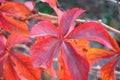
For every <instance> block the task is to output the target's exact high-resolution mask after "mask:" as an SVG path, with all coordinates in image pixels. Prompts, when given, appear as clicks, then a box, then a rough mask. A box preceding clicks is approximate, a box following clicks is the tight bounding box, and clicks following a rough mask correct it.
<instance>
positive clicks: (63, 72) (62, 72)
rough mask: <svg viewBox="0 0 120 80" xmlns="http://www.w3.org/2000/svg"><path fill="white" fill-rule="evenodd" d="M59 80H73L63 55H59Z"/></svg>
mask: <svg viewBox="0 0 120 80" xmlns="http://www.w3.org/2000/svg"><path fill="white" fill-rule="evenodd" d="M58 63H59V80H72V77H71V75H70V72H69V70H68V69H67V68H66V66H65V63H64V61H63V58H62V53H59V61H58Z"/></svg>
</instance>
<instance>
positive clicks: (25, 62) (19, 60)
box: [12, 53, 40, 80]
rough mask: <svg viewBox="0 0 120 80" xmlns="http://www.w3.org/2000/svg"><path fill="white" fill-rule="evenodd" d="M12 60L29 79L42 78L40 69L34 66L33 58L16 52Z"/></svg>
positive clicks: (36, 79) (37, 79) (38, 79)
mask: <svg viewBox="0 0 120 80" xmlns="http://www.w3.org/2000/svg"><path fill="white" fill-rule="evenodd" d="M12 60H13V62H14V63H15V65H16V68H17V69H18V70H19V71H20V72H21V73H22V75H23V76H24V77H25V78H27V79H28V80H40V70H39V69H38V68H34V67H33V66H32V60H31V58H29V57H27V56H25V55H23V54H19V53H14V55H12Z"/></svg>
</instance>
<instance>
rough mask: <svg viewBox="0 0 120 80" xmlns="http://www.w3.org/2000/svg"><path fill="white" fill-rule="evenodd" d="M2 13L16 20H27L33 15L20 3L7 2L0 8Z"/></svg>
mask: <svg viewBox="0 0 120 80" xmlns="http://www.w3.org/2000/svg"><path fill="white" fill-rule="evenodd" d="M0 12H2V13H4V14H5V15H9V16H13V17H16V18H25V17H26V16H28V15H30V14H31V12H30V10H29V9H28V8H27V7H26V6H25V5H24V4H22V3H20V2H5V3H3V4H2V5H1V6H0Z"/></svg>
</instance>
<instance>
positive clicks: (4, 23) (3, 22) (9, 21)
mask: <svg viewBox="0 0 120 80" xmlns="http://www.w3.org/2000/svg"><path fill="white" fill-rule="evenodd" d="M0 26H1V27H2V28H3V29H4V30H6V31H8V32H10V33H14V32H15V33H16V32H21V33H22V34H23V33H24V34H28V26H27V24H26V23H25V22H22V21H19V20H16V19H14V18H11V17H8V16H3V15H2V14H0Z"/></svg>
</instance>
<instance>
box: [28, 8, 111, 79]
mask: <svg viewBox="0 0 120 80" xmlns="http://www.w3.org/2000/svg"><path fill="white" fill-rule="evenodd" d="M82 12H83V10H81V9H78V8H74V9H72V10H68V11H66V12H64V13H63V14H62V17H61V18H60V20H59V21H60V22H58V23H59V25H58V26H59V27H58V28H57V27H55V26H54V25H52V24H51V23H49V22H40V23H38V24H36V25H35V26H34V27H33V28H32V30H31V32H30V36H31V37H36V38H37V42H36V43H35V44H34V45H33V46H32V47H31V50H30V53H31V57H32V60H33V65H34V66H37V67H42V68H45V69H49V67H50V66H51V65H52V60H53V57H54V55H55V54H56V51H57V50H59V48H60V50H61V51H62V57H63V61H64V63H65V64H64V65H65V67H66V68H67V69H68V70H69V71H70V72H69V73H70V75H72V80H78V79H79V78H81V79H85V80H87V77H88V71H89V64H88V62H87V61H86V60H85V59H84V58H83V56H82V55H81V54H82V53H81V52H82V50H81V52H80V51H77V49H76V48H77V47H75V46H73V45H72V44H74V42H73V43H66V41H69V40H70V39H73V40H74V39H78V40H79V39H89V40H93V41H98V42H101V43H102V44H104V45H107V46H108V47H110V48H112V49H113V47H112V46H111V44H112V43H111V41H110V40H109V39H108V38H106V37H108V36H109V34H108V32H107V31H106V30H105V29H104V28H103V27H102V25H100V24H99V23H97V22H86V23H85V24H82V25H79V26H78V27H77V28H75V29H74V20H75V19H76V18H77V17H78V15H80V14H81V13H82ZM101 33H102V34H101ZM46 36H49V37H47V38H45V39H40V41H39V40H38V39H39V38H38V37H46ZM61 45H62V46H61ZM83 51H84V50H83ZM43 56H44V57H43ZM83 62H84V63H86V64H84V65H80V63H83ZM75 63H76V64H75ZM70 66H71V67H70ZM85 66H87V67H85ZM78 67H79V68H78ZM81 68H82V70H83V71H84V73H83V71H82V70H81ZM73 69H76V70H73ZM51 73H52V72H51ZM76 73H77V74H76Z"/></svg>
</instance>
